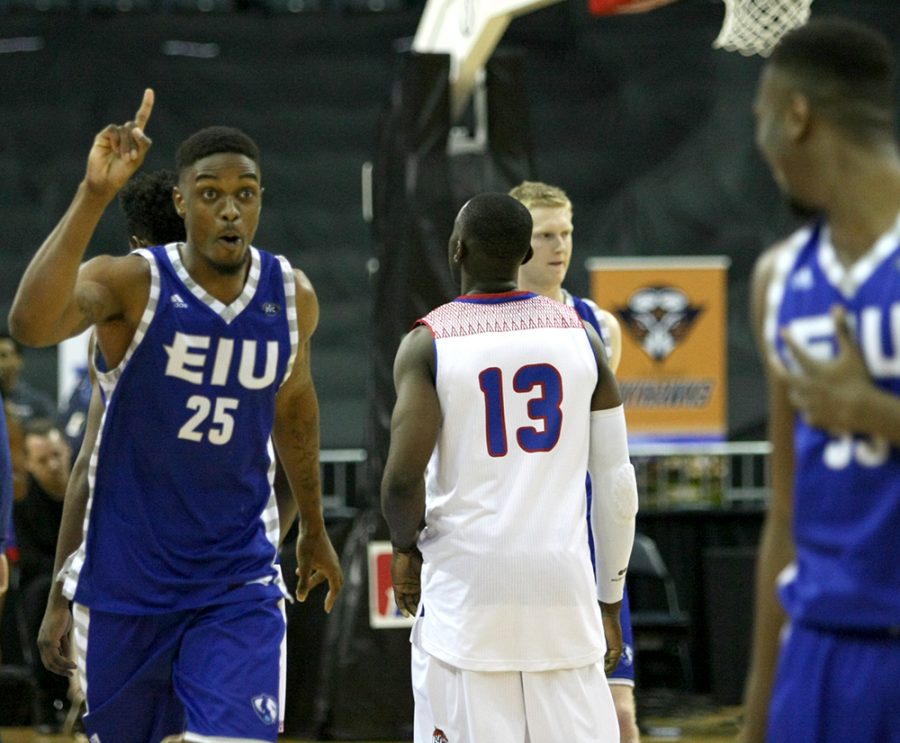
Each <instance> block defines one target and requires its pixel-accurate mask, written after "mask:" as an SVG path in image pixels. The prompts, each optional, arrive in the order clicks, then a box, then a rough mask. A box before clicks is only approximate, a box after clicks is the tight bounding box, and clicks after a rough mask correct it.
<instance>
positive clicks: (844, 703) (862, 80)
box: [743, 19, 900, 743]
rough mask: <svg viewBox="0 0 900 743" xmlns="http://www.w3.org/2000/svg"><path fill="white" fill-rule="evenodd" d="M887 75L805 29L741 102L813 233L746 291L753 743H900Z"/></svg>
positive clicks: (889, 56)
mask: <svg viewBox="0 0 900 743" xmlns="http://www.w3.org/2000/svg"><path fill="white" fill-rule="evenodd" d="M894 69H895V62H894V52H893V51H892V49H891V47H890V44H889V43H888V41H887V39H885V38H884V37H883V36H882V35H881V34H879V33H878V32H876V31H874V30H873V29H870V28H867V27H865V26H861V25H859V24H856V23H852V22H849V21H843V20H840V19H822V20H815V19H814V20H813V21H811V22H810V23H809V24H808V25H806V26H804V27H801V28H799V29H797V30H794V31H792V32H790V33H788V34H787V35H785V36H784V38H783V39H782V40H781V41H780V42H779V44H778V45H777V46H776V48H775V50H774V52H773V54H772V56H771V58H770V60H769V62H768V63H767V64H766V66H765V69H764V71H763V73H762V77H761V79H760V84H759V89H758V92H757V98H756V103H755V115H756V137H757V144H758V146H759V148H760V150H761V152H762V154H763V156H764V157H765V159H766V161H767V162H768V164H769V167H770V169H771V170H772V173H773V175H774V176H775V180H776V181H777V183H778V185H779V186H780V188H781V189H782V190H783V191H784V192H785V194H786V196H788V197H789V198H790V199H791V201H792V202H793V203H794V204H795V205H796V206H797V207H798V208H800V209H801V210H802V211H803V212H805V213H807V214H814V215H815V219H814V220H813V221H812V222H811V224H810V225H809V227H808V228H805V229H803V230H801V231H800V232H798V233H797V234H796V235H795V236H794V237H792V238H790V239H788V240H786V241H785V242H783V243H781V244H779V245H776V246H775V247H773V248H772V249H770V250H769V251H767V252H766V253H765V254H763V256H762V257H761V258H760V260H759V261H758V263H757V267H756V271H755V274H754V278H753V299H754V309H753V320H754V325H755V327H756V331H757V336H758V343H759V346H760V350H761V352H762V353H763V354H764V356H765V361H766V371H767V376H768V380H769V430H770V437H771V439H772V444H773V448H772V461H771V468H772V499H771V503H770V505H769V511H768V515H767V518H766V524H765V529H764V532H763V536H762V541H761V545H760V553H759V558H758V565H757V582H756V596H757V607H756V616H755V628H754V639H753V652H752V656H751V669H750V674H749V677H748V681H747V690H746V725H745V729H744V731H743V740H745V741H748V742H752V743H759V742H761V741H763V740H766V741H769V742H770V743H778V742H781V741H783V742H784V743H788V742H790V743H844V742H845V741H851V740H852V741H867V742H868V741H873V742H874V741H878V743H897V741H900V694H898V689H900V569H898V566H900V546H898V545H900V540H898V538H897V534H898V531H900V450H898V447H900V365H898V363H897V359H898V339H900V274H898V270H897V269H898V265H900V263H898V262H900V153H898V148H897V141H896V131H895V122H896V117H895V105H896V104H895V96H896V92H895V91H896V88H895V73H894ZM776 582H777V583H778V584H779V586H778V593H779V594H780V599H781V603H782V604H783V606H784V609H785V610H786V613H787V619H788V620H789V625H785V612H784V611H782V610H781V608H780V607H779V606H778V604H777V601H776ZM780 636H782V637H783V638H784V640H783V644H781V643H780V641H779V638H780ZM776 664H777V672H776Z"/></svg>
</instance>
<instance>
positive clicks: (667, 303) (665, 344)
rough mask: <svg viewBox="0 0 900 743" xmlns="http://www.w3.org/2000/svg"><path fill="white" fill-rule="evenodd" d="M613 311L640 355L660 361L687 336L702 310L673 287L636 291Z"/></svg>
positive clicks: (646, 288)
mask: <svg viewBox="0 0 900 743" xmlns="http://www.w3.org/2000/svg"><path fill="white" fill-rule="evenodd" d="M615 312H616V314H617V315H618V316H619V317H620V318H621V319H622V323H623V324H624V326H625V329H626V330H627V331H628V333H629V335H631V337H632V338H633V339H634V340H635V341H636V342H637V344H638V345H639V346H640V347H641V349H642V350H643V351H644V353H646V354H647V355H648V356H649V357H650V358H651V359H653V360H654V361H664V360H665V359H667V358H668V357H669V356H670V355H671V354H672V352H673V351H674V350H675V348H676V347H677V346H678V344H679V343H681V342H682V341H683V340H684V339H685V338H686V337H687V335H688V333H689V332H690V330H691V328H692V327H693V326H694V323H695V322H696V321H697V318H698V317H699V316H700V314H701V313H702V312H703V307H698V306H696V305H693V304H691V300H690V298H689V297H688V295H687V294H685V293H684V292H683V291H681V289H676V288H675V287H674V286H650V287H645V288H643V289H639V290H638V291H636V292H635V293H634V294H632V295H631V296H630V297H629V298H628V304H627V305H626V306H624V307H621V306H619V307H616V308H615Z"/></svg>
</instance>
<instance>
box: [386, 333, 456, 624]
mask: <svg viewBox="0 0 900 743" xmlns="http://www.w3.org/2000/svg"><path fill="white" fill-rule="evenodd" d="M394 386H395V388H396V391H397V402H396V404H395V406H394V412H393V415H392V416H391V445H390V450H389V452H388V458H387V463H386V465H385V469H384V478H383V480H382V483H381V510H382V512H383V513H384V517H385V519H386V520H387V523H388V527H389V528H390V532H391V544H392V545H393V546H394V556H393V559H392V561H391V577H392V579H393V582H394V597H395V599H396V602H397V606H398V608H399V609H400V610H401V611H402V612H403V613H404V614H407V615H415V613H416V610H417V609H418V605H419V598H420V595H421V581H420V574H421V569H422V556H421V554H420V553H419V551H418V549H417V548H416V539H417V537H418V533H419V529H420V528H421V526H422V520H423V519H424V517H425V477H424V475H425V468H426V466H427V465H428V460H429V458H430V457H431V453H432V451H433V450H434V446H435V444H436V443H437V437H438V432H439V430H440V425H441V407H440V402H439V401H438V396H437V390H436V389H435V386H434V339H433V338H432V335H431V332H430V331H429V329H428V328H426V327H424V326H420V327H418V328H415V329H414V330H413V331H412V332H410V333H409V334H408V335H407V336H406V337H405V338H404V339H403V342H402V343H401V344H400V348H399V350H398V351H397V357H396V359H395V361H394Z"/></svg>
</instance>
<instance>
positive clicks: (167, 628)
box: [73, 599, 285, 743]
mask: <svg viewBox="0 0 900 743" xmlns="http://www.w3.org/2000/svg"><path fill="white" fill-rule="evenodd" d="M73 616H74V622H75V628H74V635H75V647H76V656H77V663H78V673H79V676H80V681H81V684H82V690H83V691H84V693H85V697H86V701H87V714H86V715H85V718H84V725H85V729H86V732H87V735H88V737H89V738H90V740H91V741H92V743H159V741H161V740H162V739H163V738H165V737H166V736H168V735H178V734H181V733H185V737H184V739H185V741H195V742H197V743H202V742H204V741H212V740H224V739H229V738H239V739H242V740H249V741H268V742H270V743H271V742H274V741H275V740H276V739H277V738H278V733H279V730H280V728H281V726H282V723H283V719H284V717H283V713H282V710H283V708H284V678H285V674H284V666H285V664H284V659H285V615H284V605H283V601H281V600H278V599H265V600H262V601H261V600H259V599H255V600H253V601H242V602H238V603H233V604H222V605H217V606H209V607H202V608H198V609H191V610H185V611H180V612H173V613H170V614H154V615H139V616H131V615H125V614H110V613H107V612H102V611H96V610H92V609H88V608H87V607H84V606H82V605H80V604H75V605H74V606H73ZM95 736H96V737H95Z"/></svg>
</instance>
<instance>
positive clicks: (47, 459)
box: [13, 418, 71, 732]
mask: <svg viewBox="0 0 900 743" xmlns="http://www.w3.org/2000/svg"><path fill="white" fill-rule="evenodd" d="M24 434H25V467H26V469H27V471H28V490H27V492H26V493H25V497H24V498H23V499H22V500H20V501H17V502H16V504H15V507H14V509H13V519H14V521H15V527H16V537H17V539H18V543H19V577H20V582H19V596H20V598H19V601H20V604H21V607H22V616H23V619H24V624H25V628H24V629H25V634H26V636H27V638H28V644H29V655H30V658H31V661H32V666H33V668H34V674H35V681H36V682H37V696H36V703H35V711H34V715H35V719H34V723H35V726H36V727H38V728H40V729H41V731H42V732H53V731H57V730H59V729H60V726H61V724H62V721H63V720H64V718H65V711H66V707H67V706H68V680H67V679H66V678H64V677H61V676H57V675H56V674H53V673H50V672H48V671H47V670H46V669H45V668H44V667H43V665H42V663H41V660H40V654H39V653H38V649H37V634H38V628H39V627H40V625H41V618H42V617H43V615H44V608H45V606H46V602H47V594H48V592H49V590H50V585H51V583H52V582H53V577H54V576H53V560H54V557H55V554H56V540H57V534H58V533H59V525H60V521H61V519H62V509H63V501H64V499H65V494H66V485H67V483H68V480H69V474H70V471H71V455H70V451H69V445H68V443H66V440H65V438H64V437H63V435H62V432H61V431H60V430H59V428H58V427H57V426H56V425H55V424H54V423H53V422H51V421H49V420H46V419H40V418H36V419H34V420H32V421H30V422H29V423H27V424H26V426H25V429H24Z"/></svg>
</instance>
